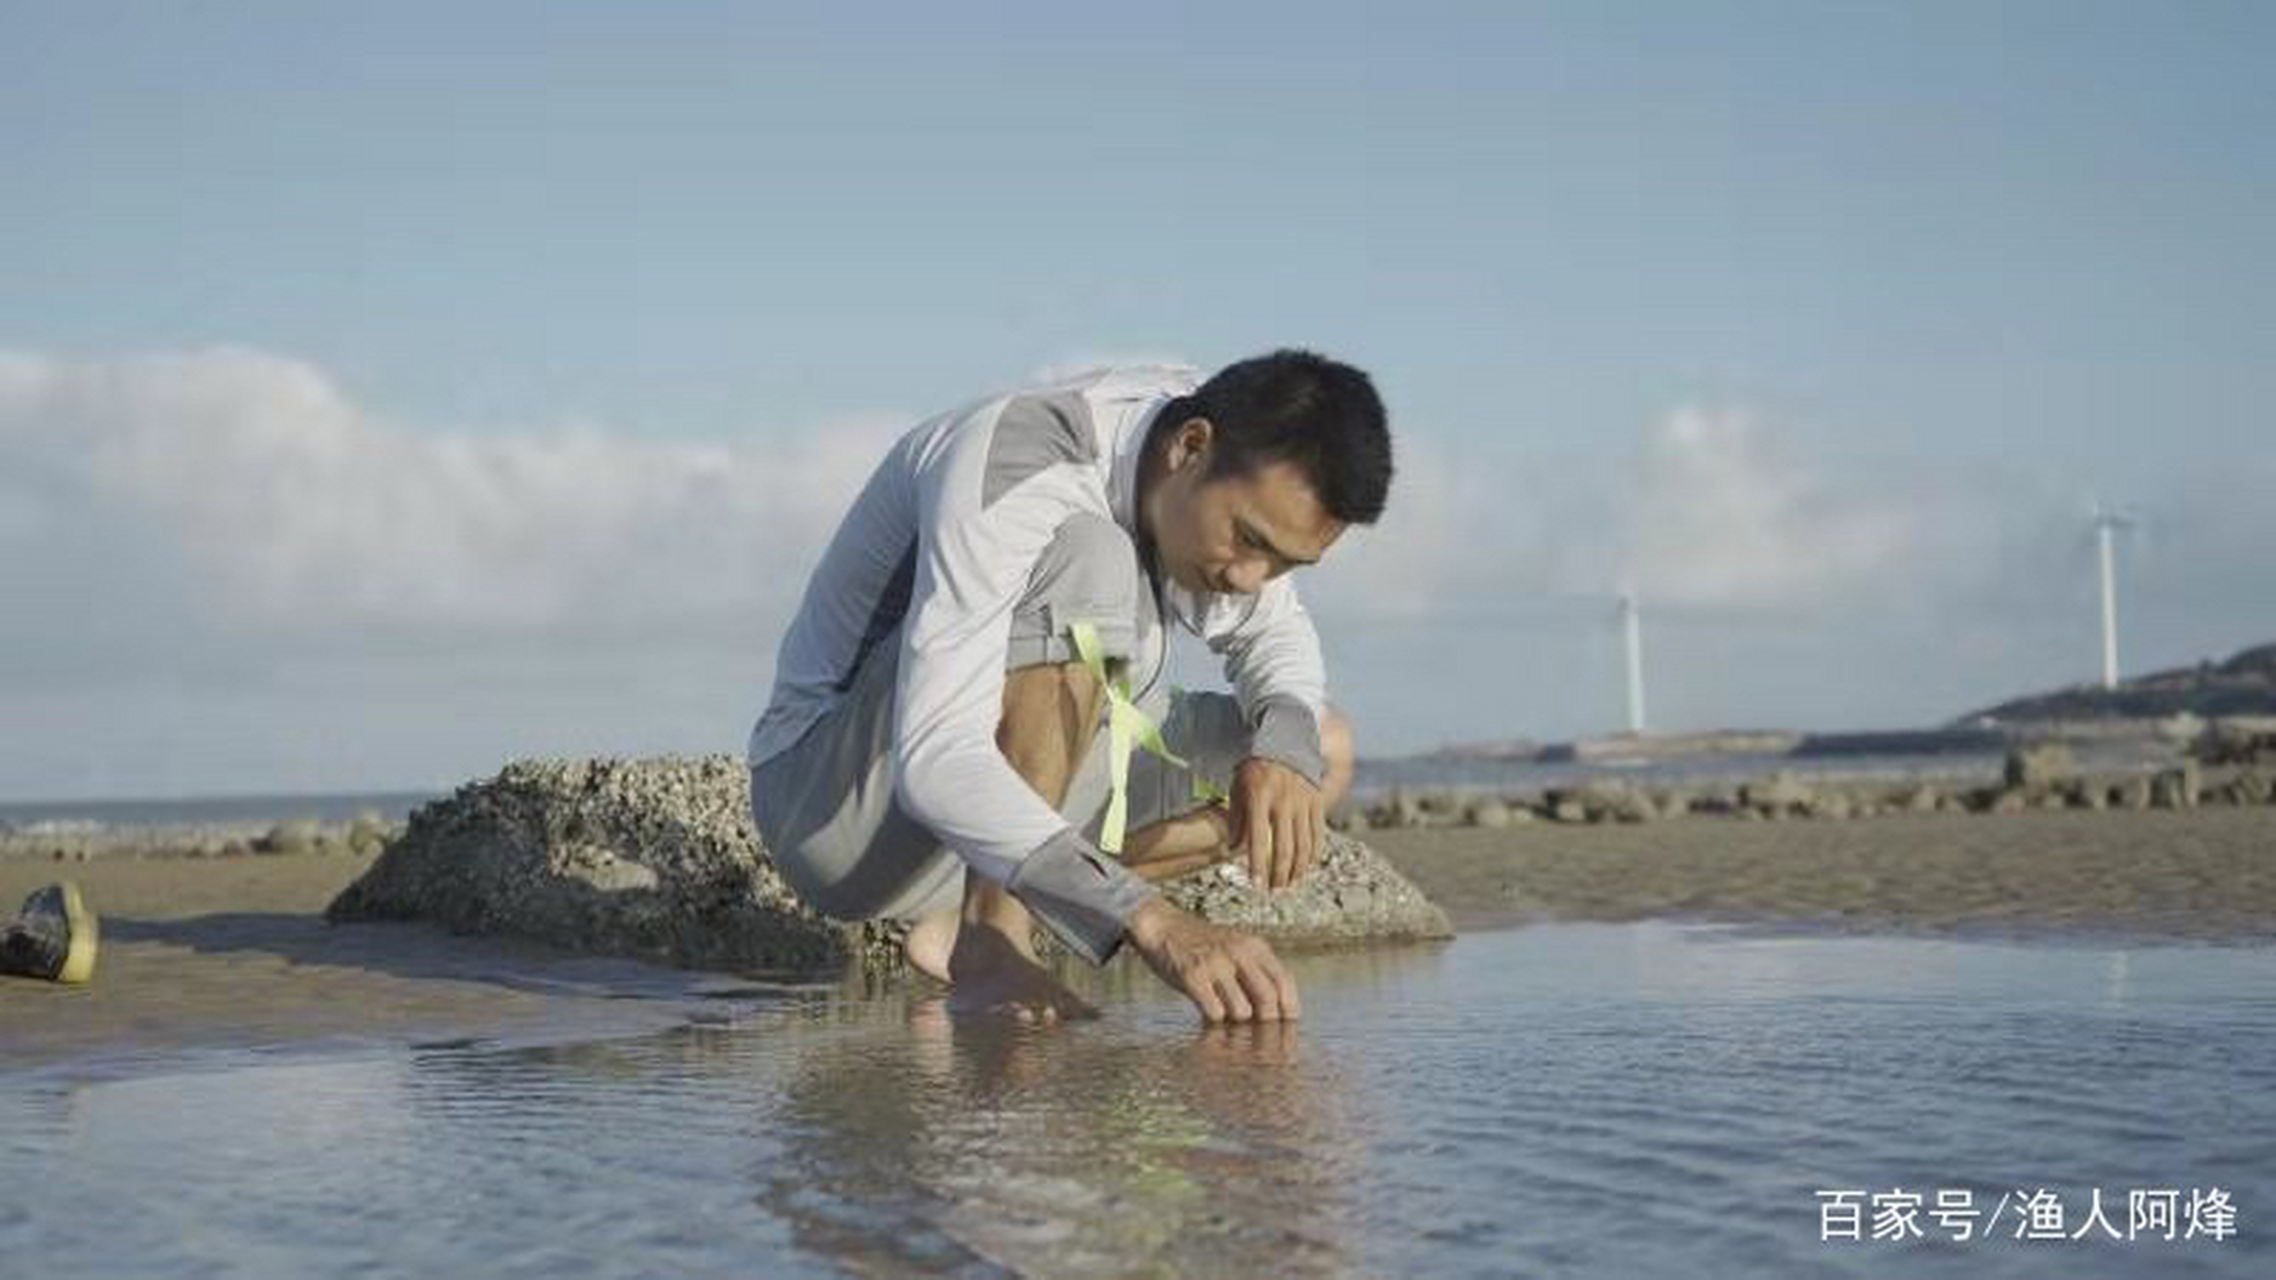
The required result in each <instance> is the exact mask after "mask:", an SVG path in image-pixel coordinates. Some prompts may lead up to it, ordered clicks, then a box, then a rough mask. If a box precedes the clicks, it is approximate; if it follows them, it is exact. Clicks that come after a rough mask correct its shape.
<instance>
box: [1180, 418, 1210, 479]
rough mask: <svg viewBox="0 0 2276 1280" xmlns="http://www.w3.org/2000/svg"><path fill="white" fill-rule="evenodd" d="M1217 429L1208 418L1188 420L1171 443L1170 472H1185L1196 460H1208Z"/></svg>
mask: <svg viewBox="0 0 2276 1280" xmlns="http://www.w3.org/2000/svg"><path fill="white" fill-rule="evenodd" d="M1216 438H1217V428H1216V426H1215V425H1213V424H1212V423H1211V422H1210V421H1209V419H1207V418H1187V419H1186V420H1185V423H1184V424H1183V425H1182V426H1180V427H1179V428H1178V433H1177V438H1176V439H1175V440H1173V441H1171V443H1170V470H1172V471H1183V470H1184V469H1185V467H1186V465H1187V464H1188V463H1191V462H1192V461H1194V460H1195V459H1196V458H1201V459H1206V458H1208V456H1209V446H1210V444H1211V442H1213V441H1214V440H1215V439H1216Z"/></svg>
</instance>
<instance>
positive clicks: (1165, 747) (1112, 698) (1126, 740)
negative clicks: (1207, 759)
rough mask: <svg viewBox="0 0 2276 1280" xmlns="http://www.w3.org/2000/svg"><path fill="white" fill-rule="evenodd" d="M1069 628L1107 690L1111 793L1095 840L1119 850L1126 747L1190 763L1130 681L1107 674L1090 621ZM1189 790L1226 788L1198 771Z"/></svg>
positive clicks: (1207, 796) (1126, 792)
mask: <svg viewBox="0 0 2276 1280" xmlns="http://www.w3.org/2000/svg"><path fill="white" fill-rule="evenodd" d="M1067 634H1068V636H1069V638H1070V639H1072V640H1073V641H1074V644H1075V656H1076V657H1078V658H1080V659H1082V663H1083V666H1084V668H1085V669H1087V670H1088V671H1089V672H1090V673H1091V676H1092V678H1093V679H1095V680H1097V681H1098V682H1099V684H1100V685H1101V686H1102V687H1103V688H1105V690H1106V749H1107V782H1108V786H1109V787H1110V789H1111V795H1110V796H1109V798H1108V800H1107V802H1106V824H1105V825H1104V826H1103V827H1102V828H1100V830H1099V840H1098V846H1099V848H1101V849H1104V850H1105V851H1106V852H1108V853H1120V852H1122V833H1123V828H1124V827H1125V826H1127V825H1128V824H1129V821H1130V749H1131V748H1132V747H1133V746H1138V747H1144V748H1145V749H1146V750H1148V751H1150V752H1152V753H1154V754H1155V755H1157V756H1160V757H1161V758H1162V759H1163V760H1165V761H1167V762H1168V763H1170V764H1172V765H1175V766H1176V767H1178V768H1180V769H1185V768H1187V767H1188V766H1187V765H1186V762H1185V761H1184V760H1182V759H1179V758H1178V757H1177V756H1176V755H1175V754H1173V753H1172V752H1171V751H1170V748H1169V744H1168V743H1166V742H1164V741H1163V740H1162V728H1161V726H1160V725H1157V724H1155V723H1154V719H1153V717H1152V716H1149V715H1147V714H1146V713H1145V712H1143V711H1140V710H1139V709H1138V704H1137V703H1135V702H1132V701H1131V700H1130V683H1129V681H1127V680H1113V679H1109V678H1108V677H1107V674H1106V655H1105V651H1104V650H1103V649H1101V648H1100V646H1099V639H1098V628H1097V627H1094V626H1092V625H1091V624H1090V623H1088V622H1075V623H1069V624H1068V626H1067ZM1193 796H1194V798H1195V799H1196V800H1207V801H1216V800H1220V799H1223V798H1224V792H1222V791H1219V790H1218V789H1217V788H1216V787H1213V786H1211V785H1210V784H1208V783H1207V782H1204V781H1202V780H1201V779H1200V778H1198V777H1197V778H1195V779H1194V780H1193Z"/></svg>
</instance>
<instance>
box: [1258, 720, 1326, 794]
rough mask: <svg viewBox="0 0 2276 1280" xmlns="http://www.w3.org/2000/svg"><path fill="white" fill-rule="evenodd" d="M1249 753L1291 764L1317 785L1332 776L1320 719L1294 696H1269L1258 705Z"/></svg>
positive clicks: (1289, 765) (1290, 766)
mask: <svg viewBox="0 0 2276 1280" xmlns="http://www.w3.org/2000/svg"><path fill="white" fill-rule="evenodd" d="M1249 754H1250V755H1252V756H1261V757H1263V758H1264V759H1266V760H1273V761H1277V762H1279V763H1281V764H1284V765H1287V766H1288V767H1289V768H1291V769H1294V770H1295V771H1296V772H1298V773H1301V774H1303V775H1304V776H1305V777H1306V778H1308V779H1310V780H1311V783H1312V785H1313V786H1315V787H1316V786H1319V785H1320V784H1321V783H1322V781H1323V780H1324V779H1326V778H1327V776H1328V757H1327V753H1326V752H1324V751H1322V750H1321V748H1320V719H1319V717H1318V716H1316V715H1314V714H1312V709H1311V708H1310V707H1308V706H1305V705H1304V704H1303V703H1302V702H1299V701H1297V700H1296V699H1294V698H1267V699H1265V700H1264V701H1263V702H1262V703H1260V704H1258V707H1257V728H1256V735H1255V737H1253V738H1251V739H1250V741H1249Z"/></svg>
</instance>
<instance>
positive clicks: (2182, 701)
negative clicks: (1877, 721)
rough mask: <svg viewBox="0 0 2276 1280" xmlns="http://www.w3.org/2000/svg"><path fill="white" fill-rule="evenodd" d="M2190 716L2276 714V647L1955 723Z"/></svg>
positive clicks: (2037, 699)
mask: <svg viewBox="0 0 2276 1280" xmlns="http://www.w3.org/2000/svg"><path fill="white" fill-rule="evenodd" d="M2182 712H2188V713H2189V714H2191V715H2196V716H2203V717H2205V718H2206V719H2211V718H2213V717H2215V716H2276V644H2264V645H2256V646H2254V647H2253V648H2250V649H2246V650H2244V651H2243V652H2242V653H2239V654H2237V655H2236V656H2235V657H2232V658H2230V659H2229V660H2228V661H2226V662H2219V663H2215V662H2202V663H2199V664H2198V665H2196V666H2194V667H2176V668H2174V669H2173V670H2171V671H2159V672H2155V673H2153V674H2150V675H2146V676H2141V677H2139V678H2136V679H2133V680H2125V681H2121V682H2120V683H2119V685H2118V687H2117V688H2115V689H2104V688H2103V687H2102V686H2101V685H2098V684H2096V685H2074V686H2072V687H2071V688H2068V689H2058V690H2056V691H2055V692H2053V693H2041V694H2034V695H2032V696H2030V697H2026V698H2017V699H2015V700H2014V701H2012V702H2003V703H2000V704H1999V705H1998V706H1996V707H1987V708H1985V709H1984V710H1982V711H1976V712H1971V713H1969V714H1968V715H1964V716H1962V717H1960V718H1959V719H1958V720H1955V721H1954V722H1953V723H1954V724H1955V725H1980V724H1984V723H1986V722H1990V723H1995V724H2001V725H2013V724H2027V723H2031V722H2035V721H2048V720H2123V719H2134V720H2154V719H2158V718H2161V717H2164V716H2171V715H2178V714H2180V713H2182Z"/></svg>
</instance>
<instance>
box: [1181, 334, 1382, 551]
mask: <svg viewBox="0 0 2276 1280" xmlns="http://www.w3.org/2000/svg"><path fill="white" fill-rule="evenodd" d="M1191 418H1207V419H1208V420H1209V423H1210V426H1211V428H1212V431H1213V434H1212V435H1211V440H1212V444H1211V448H1210V452H1211V460H1210V464H1209V473H1208V478H1209V479H1217V478H1219V477H1221V476H1228V475H1247V474H1249V473H1250V472H1252V471H1254V470H1255V469H1256V468H1258V467H1260V466H1264V465H1267V464H1270V463H1274V462H1292V463H1294V464H1296V467H1297V469H1298V470H1300V471H1301V472H1303V474H1304V477H1305V479H1307V480H1308V481H1310V482H1311V485H1312V489H1313V492H1315V493H1317V494H1319V496H1320V505H1321V506H1323V507H1325V508H1326V509H1327V513H1328V515H1329V516H1330V517H1332V518H1334V519H1336V520H1339V521H1342V522H1344V523H1345V524H1373V523H1375V521H1376V519H1377V518H1378V517H1380V516H1381V515H1382V514H1383V500H1384V497H1385V494H1386V493H1387V492H1388V491H1389V489H1390V487H1391V431H1390V427H1389V425H1388V424H1387V423H1386V422H1385V420H1384V415H1383V401H1382V400H1381V398H1379V397H1378V396H1377V395H1376V394H1375V384H1374V383H1372V382H1369V381H1368V379H1367V375H1366V374H1364V373H1361V372H1360V371H1359V370H1357V369H1354V368H1352V367H1351V366H1350V365H1348V364H1341V363H1338V362H1337V361H1334V360H1330V359H1328V358H1327V357H1326V356H1323V355H1319V354H1317V353H1315V352H1311V351H1300V350H1295V349H1284V350H1280V351H1275V352H1273V353H1271V354H1270V355H1262V356H1257V357H1255V358H1253V359H1249V360H1243V361H1241V362H1240V363H1238V364H1230V365H1227V366H1225V367H1224V368H1223V369H1221V370H1219V371H1218V372H1217V375H1216V376H1215V377H1213V378H1211V379H1209V381H1207V382H1205V383H1203V384H1202V385H1201V387H1200V389H1199V390H1197V391H1195V392H1194V393H1193V394H1192V395H1189V396H1181V397H1179V398H1178V399H1176V400H1174V401H1171V402H1170V403H1169V404H1168V405H1167V406H1165V407H1164V408H1163V411H1162V414H1161V417H1160V418H1159V419H1158V421H1159V423H1160V424H1161V427H1162V428H1163V429H1164V430H1171V431H1174V430H1176V429H1177V428H1178V427H1179V426H1180V425H1182V424H1183V423H1185V422H1186V421H1187V420H1188V419H1191Z"/></svg>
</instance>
